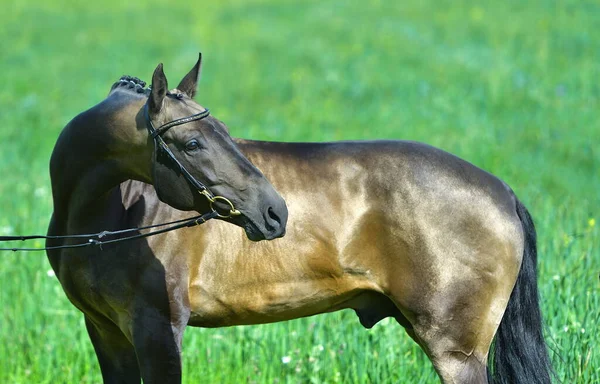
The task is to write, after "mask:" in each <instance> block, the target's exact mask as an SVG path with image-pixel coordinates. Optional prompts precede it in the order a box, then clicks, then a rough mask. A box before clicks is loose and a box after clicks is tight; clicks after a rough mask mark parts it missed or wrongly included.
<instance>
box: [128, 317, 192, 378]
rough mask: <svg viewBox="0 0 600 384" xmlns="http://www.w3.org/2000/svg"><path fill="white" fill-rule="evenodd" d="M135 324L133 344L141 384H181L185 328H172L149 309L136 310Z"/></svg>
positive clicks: (170, 324)
mask: <svg viewBox="0 0 600 384" xmlns="http://www.w3.org/2000/svg"><path fill="white" fill-rule="evenodd" d="M185 323H186V322H183V324H185ZM134 324H135V325H134V329H133V343H134V345H135V350H136V353H137V356H138V361H139V367H140V372H141V375H142V379H143V380H144V384H152V383H161V384H162V383H169V384H170V383H175V384H177V383H181V341H182V337H183V330H184V329H185V325H183V326H174V325H173V324H172V323H171V322H170V320H169V319H168V318H166V317H163V316H161V315H160V314H158V313H157V311H156V310H155V309H152V308H148V309H145V310H140V311H138V313H137V314H136V319H135V321H134Z"/></svg>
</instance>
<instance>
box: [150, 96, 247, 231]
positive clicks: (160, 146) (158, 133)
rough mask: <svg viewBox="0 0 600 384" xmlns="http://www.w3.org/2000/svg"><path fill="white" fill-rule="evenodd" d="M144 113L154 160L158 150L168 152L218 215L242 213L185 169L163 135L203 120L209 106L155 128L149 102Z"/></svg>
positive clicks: (227, 216) (226, 215)
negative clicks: (221, 209) (221, 205)
mask: <svg viewBox="0 0 600 384" xmlns="http://www.w3.org/2000/svg"><path fill="white" fill-rule="evenodd" d="M144 115H145V117H146V123H147V124H146V127H147V128H148V134H150V137H151V138H152V140H153V141H154V151H155V154H154V161H156V159H157V157H158V154H159V152H157V151H162V153H164V154H166V155H167V157H168V158H169V159H170V160H171V161H172V162H173V163H174V164H175V165H176V166H177V168H178V169H179V171H180V172H181V174H182V175H183V176H184V177H185V179H186V180H187V181H188V183H190V184H191V185H192V186H193V187H194V188H196V190H197V191H198V192H199V193H200V194H201V195H203V196H204V197H206V198H207V199H208V202H209V204H210V209H211V211H214V212H216V213H217V216H218V217H220V218H223V219H227V218H230V217H231V216H238V215H240V211H238V210H237V209H235V207H234V205H233V203H232V202H231V201H230V200H229V199H228V198H226V197H223V196H218V195H214V194H213V193H212V192H211V191H210V190H209V189H208V188H207V187H206V185H204V184H203V183H202V182H201V181H199V180H198V179H196V178H195V177H194V176H193V175H192V174H191V173H190V172H189V171H188V170H187V169H185V167H184V166H183V164H181V163H180V162H179V160H177V158H176V157H175V155H174V154H173V152H172V151H171V149H169V146H168V145H167V143H165V141H164V140H163V138H162V135H163V134H164V133H165V132H167V131H168V130H169V129H171V128H173V127H176V126H178V125H182V124H186V123H189V122H192V121H197V120H202V119H205V118H207V117H208V116H209V115H210V111H209V110H208V108H206V109H204V111H202V112H199V113H196V114H194V115H191V116H187V117H182V118H180V119H176V120H172V121H169V122H168V123H165V124H163V125H161V126H160V127H158V128H155V127H154V124H153V123H152V119H151V118H150V112H149V111H148V103H146V104H145V105H144ZM216 202H221V203H224V204H226V205H228V206H229V212H227V213H221V212H219V211H218V209H217V208H216V207H215V206H214V204H215V203H216Z"/></svg>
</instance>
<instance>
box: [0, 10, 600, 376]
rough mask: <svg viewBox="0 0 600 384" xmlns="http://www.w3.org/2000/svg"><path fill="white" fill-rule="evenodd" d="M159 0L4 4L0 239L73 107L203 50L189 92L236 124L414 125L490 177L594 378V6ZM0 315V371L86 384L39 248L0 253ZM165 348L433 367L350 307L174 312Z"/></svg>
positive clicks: (334, 366)
mask: <svg viewBox="0 0 600 384" xmlns="http://www.w3.org/2000/svg"><path fill="white" fill-rule="evenodd" d="M171 3H172V4H167V2H158V1H142V0H130V1H126V2H125V1H114V0H107V1H102V2H100V1H99V2H79V1H46V2H37V1H36V2H34V1H24V0H21V1H17V0H3V1H2V8H3V12H2V13H1V14H0V25H2V27H1V28H0V52H1V56H0V137H1V139H0V235H9V234H31V233H45V230H46V227H47V223H48V219H49V217H50V214H51V211H52V204H51V192H50V182H49V177H48V160H49V157H50V154H51V151H52V148H53V146H54V143H55V141H56V138H57V136H58V134H59V132H60V131H61V129H62V128H63V127H64V125H65V124H66V123H67V122H68V121H69V120H70V119H71V118H73V117H74V116H75V115H77V114H78V113H79V112H81V111H83V110H85V109H87V108H90V107H91V106H93V105H95V104H96V103H98V102H100V101H101V100H102V99H103V98H104V97H105V96H106V94H107V93H108V91H109V89H110V86H111V85H112V83H113V82H114V81H116V80H117V79H118V78H119V77H120V76H121V75H123V74H128V75H133V76H137V77H140V78H142V79H144V80H146V81H148V82H149V81H150V78H151V74H152V71H153V70H154V68H155V67H156V65H157V64H158V63H159V62H162V63H164V64H165V72H166V74H167V77H168V78H169V79H170V82H171V86H175V85H177V83H178V81H179V79H181V77H182V76H183V75H184V74H185V73H187V71H188V70H189V69H190V68H191V67H192V66H193V65H194V63H195V60H196V58H197V54H198V52H199V51H202V53H203V73H202V80H201V84H200V89H199V93H198V96H197V99H198V101H199V102H200V103H201V104H203V105H205V106H207V107H209V108H210V109H211V111H212V112H213V114H214V115H215V116H217V117H218V118H219V119H221V120H223V121H224V122H225V123H226V124H227V125H228V126H229V127H230V129H231V133H232V135H234V136H238V137H244V138H252V139H261V140H276V141H327V140H354V139H375V138H387V139H403V140H418V141H422V142H426V143H429V144H432V145H435V146H438V147H441V148H443V149H445V150H447V151H449V152H452V153H454V154H456V155H458V156H460V157H462V158H464V159H466V160H468V161H470V162H472V163H474V164H475V165H477V166H479V167H482V168H483V169H485V170H487V171H489V172H492V173H494V174H495V175H497V176H499V177H500V178H502V179H503V180H505V181H506V182H508V183H509V184H510V185H511V186H512V188H513V189H514V190H515V192H516V193H517V195H518V196H519V198H520V199H521V200H523V201H524V202H525V204H526V205H527V206H528V208H529V210H530V211H531V212H532V214H533V216H534V219H535V221H536V224H537V228H538V234H539V270H540V272H539V278H540V280H539V285H540V289H541V295H542V310H543V313H544V315H545V319H546V323H547V328H546V334H547V336H548V341H549V344H550V348H551V349H552V351H553V353H552V356H553V361H554V362H555V366H556V370H557V372H558V377H559V378H560V379H561V380H562V382H564V383H586V384H587V383H600V352H599V351H598V348H597V346H598V345H600V336H599V333H598V330H597V324H598V321H599V320H600V298H599V297H600V295H598V290H599V288H600V285H599V280H598V274H599V272H600V254H599V250H600V244H599V243H600V240H599V239H600V236H599V234H598V232H599V230H598V227H599V226H600V148H599V143H600V140H599V137H600V120H599V116H600V108H599V107H600V32H599V31H600V3H598V2H597V1H583V0H564V1H549V0H548V1H544V0H538V1H504V2H494V3H491V2H479V1H474V0H473V1H470V0H462V1H440V0H436V1H433V0H418V1H417V0H407V1H398V2H392V1H375V0H373V1H361V2H358V1H342V0H337V1H336V0H333V1H320V0H319V1H316V0H306V1H302V2H292V1H286V0H249V1H242V0H234V1H220V2H178V3H177V4H174V2H171ZM34 245H37V246H41V245H42V244H41V243H37V244H34ZM0 316H1V318H0V356H1V358H0V382H2V383H25V382H27V383H34V382H35V383H62V382H65V383H66V382H85V383H94V382H100V381H101V377H100V371H99V369H98V367H97V363H96V358H95V355H94V353H93V349H92V346H91V344H90V342H89V340H88V337H87V334H86V332H85V327H84V324H83V317H82V316H81V314H80V313H79V312H78V311H77V310H76V309H75V308H74V307H73V306H71V305H70V303H69V302H68V300H67V299H66V297H65V295H64V293H63V292H62V289H61V288H60V286H59V284H58V281H57V279H56V277H54V276H52V273H51V271H50V266H49V264H48V262H47V260H46V257H45V255H44V254H43V253H29V254H27V253H16V254H12V253H8V252H2V253H0ZM594 346H595V347H596V349H594ZM183 364H184V375H185V377H184V379H185V382H199V381H203V382H209V383H210V382H222V383H240V382H248V383H273V382H280V383H308V382H312V383H324V382H328V383H332V382H344V383H349V382H355V383H367V382H373V383H379V382H381V383H383V382H404V383H435V382H437V377H436V376H435V374H434V372H433V369H432V367H431V364H430V363H429V361H428V360H427V358H426V357H425V355H424V354H423V353H422V352H421V351H420V350H419V349H418V347H416V345H415V344H414V343H413V342H412V341H411V340H410V339H409V337H408V336H406V335H405V334H404V331H403V330H402V329H401V327H400V326H398V325H397V324H395V323H394V322H392V321H383V322H382V323H380V324H379V325H377V326H375V328H373V329H372V330H370V331H367V330H364V329H363V328H362V327H361V326H360V324H359V322H358V319H357V318H356V316H355V315H354V313H352V311H344V312H339V313H335V314H328V315H322V316H318V317H312V318H307V319H300V320H295V321H291V322H286V323H279V324H271V325H264V326H254V327H236V328H226V329H192V328H188V330H187V331H186V335H185V341H184V363H183Z"/></svg>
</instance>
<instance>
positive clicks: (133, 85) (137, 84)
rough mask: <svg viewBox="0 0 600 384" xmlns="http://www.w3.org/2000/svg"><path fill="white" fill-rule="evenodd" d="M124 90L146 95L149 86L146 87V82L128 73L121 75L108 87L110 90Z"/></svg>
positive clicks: (148, 92) (148, 91)
mask: <svg viewBox="0 0 600 384" xmlns="http://www.w3.org/2000/svg"><path fill="white" fill-rule="evenodd" d="M116 89H119V90H125V91H128V92H131V93H139V94H144V95H146V96H148V95H149V94H150V86H148V87H146V82H145V81H143V80H141V79H139V78H137V77H135V76H129V75H123V76H121V78H120V79H119V80H118V81H116V82H115V83H114V84H113V85H112V87H110V92H109V93H111V92H113V91H114V90H116Z"/></svg>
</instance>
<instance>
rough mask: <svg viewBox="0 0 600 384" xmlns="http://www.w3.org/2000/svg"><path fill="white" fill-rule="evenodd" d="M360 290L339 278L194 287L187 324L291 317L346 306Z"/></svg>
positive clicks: (220, 324)
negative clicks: (213, 288) (208, 287)
mask: <svg viewBox="0 0 600 384" xmlns="http://www.w3.org/2000/svg"><path fill="white" fill-rule="evenodd" d="M361 291H362V289H359V288H357V286H356V284H352V283H350V282H346V281H339V280H338V279H330V280H329V281H323V280H318V281H308V282H307V281H295V282H294V281H292V282H285V283H270V284H265V283H257V284H255V285H251V286H239V285H237V286H231V285H227V284H223V285H221V286H219V287H218V289H217V290H215V291H211V290H209V289H206V288H204V289H203V288H201V287H196V289H195V292H191V293H190V306H191V311H192V313H191V317H190V321H189V324H190V325H193V326H200V327H223V326H232V325H251V324H263V323H273V322H278V321H285V320H291V319H296V318H299V317H305V316H311V315H315V314H319V313H324V312H330V311H332V310H339V309H343V308H346V306H344V303H346V302H348V301H350V300H351V299H352V298H353V297H355V296H357V295H358V294H359V293H360V292H361Z"/></svg>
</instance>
